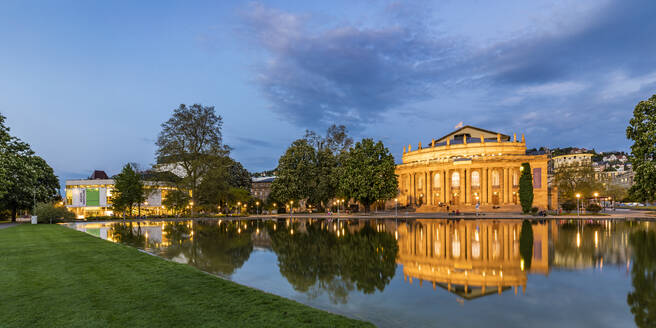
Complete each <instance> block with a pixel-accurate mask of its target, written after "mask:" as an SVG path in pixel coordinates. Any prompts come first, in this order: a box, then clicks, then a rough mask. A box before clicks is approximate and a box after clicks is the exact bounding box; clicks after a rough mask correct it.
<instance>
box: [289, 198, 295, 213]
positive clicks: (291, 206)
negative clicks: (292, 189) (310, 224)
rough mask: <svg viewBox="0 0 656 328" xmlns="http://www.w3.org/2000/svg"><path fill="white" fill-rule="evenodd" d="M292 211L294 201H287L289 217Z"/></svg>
mask: <svg viewBox="0 0 656 328" xmlns="http://www.w3.org/2000/svg"><path fill="white" fill-rule="evenodd" d="M292 212H294V201H293V200H290V201H289V217H292Z"/></svg>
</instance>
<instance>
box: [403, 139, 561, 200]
mask: <svg viewBox="0 0 656 328" xmlns="http://www.w3.org/2000/svg"><path fill="white" fill-rule="evenodd" d="M402 161H403V162H402V164H399V165H397V167H396V174H397V175H398V179H399V198H398V202H399V205H407V206H411V207H415V208H417V211H419V212H433V211H444V210H445V209H446V206H449V209H450V210H456V209H459V210H472V209H473V208H474V207H475V205H476V204H477V203H480V208H481V210H496V211H520V210H521V206H520V205H519V194H518V192H519V177H520V175H521V172H520V170H521V165H522V163H529V164H530V165H531V171H532V172H531V174H532V176H533V193H534V200H533V206H535V207H538V208H539V209H541V210H543V209H552V208H554V209H555V208H557V202H558V200H557V196H556V195H557V193H556V192H555V190H554V191H553V192H552V190H551V188H549V186H548V185H547V167H548V162H549V159H548V157H547V155H527V154H526V142H525V140H524V135H522V136H521V139H520V140H518V139H517V135H516V134H515V135H513V136H512V137H510V136H508V135H505V134H501V133H498V132H493V131H488V130H484V129H481V128H477V127H473V126H464V127H462V128H460V129H457V130H455V131H453V132H451V133H449V134H447V135H445V136H443V137H441V138H439V139H433V140H431V141H430V142H428V143H427V144H425V146H422V144H421V142H420V143H419V144H418V145H417V148H416V149H413V147H412V145H408V146H407V147H403V159H402Z"/></svg>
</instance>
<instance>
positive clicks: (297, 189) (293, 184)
mask: <svg viewBox="0 0 656 328" xmlns="http://www.w3.org/2000/svg"><path fill="white" fill-rule="evenodd" d="M316 169H317V155H316V151H315V149H314V148H313V147H312V146H311V145H310V144H309V143H308V141H307V140H306V139H298V140H296V141H294V142H293V143H292V145H291V146H289V148H287V151H285V154H283V155H282V156H281V157H280V159H279V160H278V176H277V178H276V179H275V180H274V181H273V183H271V194H272V195H273V198H274V199H276V200H277V201H279V202H282V203H286V202H289V201H290V200H301V199H306V198H308V197H309V196H310V193H311V192H312V190H313V188H315V187H316V179H315V178H316Z"/></svg>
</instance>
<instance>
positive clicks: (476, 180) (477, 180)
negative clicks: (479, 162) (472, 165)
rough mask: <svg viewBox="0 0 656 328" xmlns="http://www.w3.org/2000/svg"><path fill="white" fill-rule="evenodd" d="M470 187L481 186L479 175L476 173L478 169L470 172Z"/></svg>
mask: <svg viewBox="0 0 656 328" xmlns="http://www.w3.org/2000/svg"><path fill="white" fill-rule="evenodd" d="M471 179H472V181H471V182H472V187H480V186H481V175H480V173H478V171H474V172H472V178H471Z"/></svg>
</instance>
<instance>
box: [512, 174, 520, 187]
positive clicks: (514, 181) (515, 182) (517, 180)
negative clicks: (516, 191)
mask: <svg viewBox="0 0 656 328" xmlns="http://www.w3.org/2000/svg"><path fill="white" fill-rule="evenodd" d="M512 177H513V178H512V179H513V187H517V186H519V176H518V174H517V171H513V174H512Z"/></svg>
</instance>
